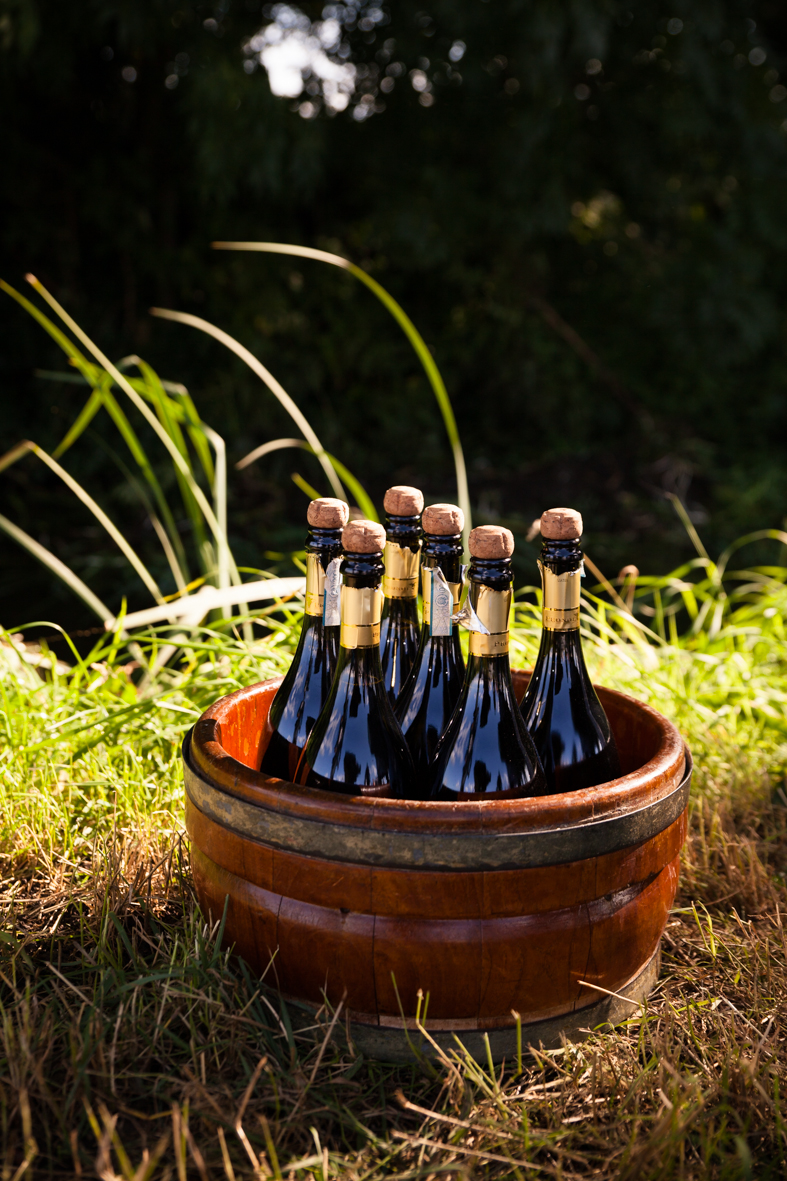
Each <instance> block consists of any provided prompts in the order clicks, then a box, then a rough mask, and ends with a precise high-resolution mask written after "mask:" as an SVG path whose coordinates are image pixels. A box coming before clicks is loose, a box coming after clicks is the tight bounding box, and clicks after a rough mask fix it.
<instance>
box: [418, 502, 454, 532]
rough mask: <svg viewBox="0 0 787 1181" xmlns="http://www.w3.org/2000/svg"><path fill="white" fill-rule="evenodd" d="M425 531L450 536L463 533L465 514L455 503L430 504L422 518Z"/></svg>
mask: <svg viewBox="0 0 787 1181" xmlns="http://www.w3.org/2000/svg"><path fill="white" fill-rule="evenodd" d="M421 524H422V525H423V527H424V533H431V534H433V535H435V536H437V537H450V536H451V535H454V536H455V535H456V534H457V533H461V532H462V530H463V529H464V527H465V514H464V513H463V512H462V510H461V509H460V508H458V507H457V505H455V504H430V505H429V507H428V508H425V509H424V515H423V517H422V518H421Z"/></svg>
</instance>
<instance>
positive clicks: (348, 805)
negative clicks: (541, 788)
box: [184, 683, 690, 1057]
mask: <svg viewBox="0 0 787 1181" xmlns="http://www.w3.org/2000/svg"><path fill="white" fill-rule="evenodd" d="M275 688H276V684H275V683H274V684H273V685H265V686H252V687H251V688H250V689H247V690H241V691H240V692H239V693H236V694H232V695H231V696H230V697H229V698H225V699H223V700H222V701H221V702H218V703H217V704H216V706H214V707H213V708H212V710H209V711H208V713H207V714H206V715H204V716H203V718H202V719H201V720H200V722H199V723H197V725H196V726H195V728H194V731H193V732H192V740H191V743H190V744H189V742H187V743H185V744H184V767H185V770H186V785H187V798H186V816H187V828H188V831H189V835H190V836H191V839H192V846H193V850H194V853H193V860H194V881H195V888H196V891H197V896H198V898H199V900H200V905H201V907H202V909H203V912H204V913H205V914H206V916H210V917H211V918H212V920H213V921H214V922H216V921H217V920H218V919H220V918H221V916H222V914H224V909H225V901H226V907H227V909H226V916H225V928H224V931H225V941H226V942H230V943H233V944H234V946H235V949H236V951H237V953H238V954H240V955H241V956H242V957H243V958H244V959H245V960H246V961H247V962H248V963H249V964H250V965H251V966H252V968H253V969H254V970H255V971H257V972H259V973H260V974H262V973H265V972H266V971H267V972H268V973H269V976H268V979H271V980H275V981H276V983H277V984H278V986H279V987H280V989H281V990H282V992H283V993H284V994H285V995H289V996H292V997H296V998H298V999H299V1000H301V1001H306V1002H311V1003H312V1004H314V1005H319V1004H321V1003H322V1001H323V999H324V998H325V997H327V999H328V1000H329V1001H330V1002H331V1003H332V1004H338V1003H339V1001H341V1000H344V1003H345V1005H346V1007H347V1009H348V1010H349V1011H350V1013H351V1016H352V1018H353V1021H354V1022H356V1023H357V1022H360V1024H361V1026H363V1028H364V1029H367V1030H368V1029H370V1028H371V1027H372V1026H378V1027H380V1029H381V1030H382V1029H385V1030H387V1031H389V1032H391V1034H392V1036H393V1031H396V1030H401V1029H402V1027H403V1026H404V1024H405V1022H406V1021H408V1020H411V1019H412V1017H413V1016H414V1014H415V1012H416V1007H417V1003H418V992H419V989H420V990H422V991H423V992H424V993H426V992H427V991H428V993H429V1007H428V1021H427V1025H428V1026H429V1027H431V1028H432V1029H433V1030H440V1029H458V1030H464V1031H466V1032H468V1034H469V1035H470V1036H471V1037H475V1036H476V1033H478V1031H482V1030H489V1031H491V1032H492V1033H493V1034H494V1036H495V1038H496V1042H495V1044H496V1045H497V1044H498V1043H499V1044H500V1045H501V1046H502V1045H503V1044H504V1043H505V1031H506V1030H510V1027H511V1023H512V1017H511V1010H512V1009H516V1010H518V1011H519V1012H520V1013H522V1017H523V1021H525V1022H526V1023H527V1025H528V1027H529V1028H530V1029H532V1030H533V1031H541V1032H540V1033H539V1038H540V1040H543V1037H542V1034H544V1033H545V1031H546V1032H547V1033H548V1031H549V1029H551V1025H550V1022H553V1021H561V1020H562V1021H563V1022H564V1027H565V1028H566V1029H568V1028H569V1027H571V1028H573V1026H572V1025H571V1022H572V1021H573V1018H571V1014H572V1013H574V1012H576V1013H582V1012H585V1011H587V1013H588V1014H596V1015H597V1014H599V1013H602V1012H604V1013H606V1012H608V1011H609V1012H611V1011H612V1010H611V1009H610V1008H609V1004H607V1002H606V1001H604V1000H603V998H604V997H607V998H608V997H609V996H611V995H612V994H615V993H619V992H620V991H621V990H625V989H627V988H628V987H629V986H630V987H631V988H633V989H634V990H635V991H636V989H639V988H645V985H646V982H647V981H649V980H650V976H649V975H648V972H649V971H650V970H651V969H649V968H648V965H649V964H650V965H652V964H653V963H654V962H655V959H654V957H656V956H657V952H658V943H659V939H660V936H661V934H662V931H663V929H664V926H665V925H666V921H667V915H668V912H669V908H670V906H671V905H672V901H673V899H674V895H675V890H676V888H677V873H678V862H679V851H680V847H681V845H682V843H683V840H684V837H685V828H686V800H687V795H688V776H689V775H690V761H689V764H688V774H684V767H683V761H684V760H683V751H682V743H680V739H679V736H677V732H674V728H672V727H670V725H669V723H666V722H665V721H664V719H661V718H660V717H659V715H657V714H655V713H654V711H651V710H648V709H647V707H644V706H640V705H639V703H636V702H633V701H631V700H630V699H627V698H623V697H622V696H621V695H619V694H612V695H607V696H609V697H610V701H605V705H606V706H607V708H608V712H609V713H610V718H611V721H612V724H613V728H614V729H615V734H616V738H617V739H618V741H619V745H620V746H621V753H622V755H623V760H624V770H626V771H627V775H626V776H624V777H623V778H622V779H621V780H619V781H616V782H615V784H613V785H612V788H611V789H601V790H599V789H590V790H589V792H585V793H572V795H573V797H574V798H573V799H568V798H566V797H547V798H546V800H543V801H517V802H515V804H514V805H513V806H512V803H511V802H509V801H504V802H502V803H503V806H502V807H501V806H500V804H501V802H499V801H495V802H493V803H491V804H490V805H483V806H482V805H469V806H465V805H458V806H456V805H454V806H446V805H431V804H426V805H424V804H417V803H416V804H402V803H399V802H397V801H378V802H375V803H373V804H371V803H370V802H368V801H363V802H361V801H357V800H346V799H344V798H342V797H338V798H334V797H333V796H332V795H331V794H330V793H320V792H310V791H308V790H306V789H296V788H293V787H292V785H288V784H284V783H281V781H277V780H270V779H268V778H267V777H266V776H262V775H260V774H259V772H257V771H256V770H255V769H254V767H255V761H256V760H257V759H258V758H259V757H260V749H261V745H262V744H264V742H265V740H266V726H267V710H268V707H269V704H270V701H271V700H272V697H273V694H274V692H275ZM610 706H611V707H610ZM638 716H639V717H640V722H641V726H640V728H639V731H638V730H637V717H638ZM619 736H622V740H621V737H619ZM687 757H688V756H687ZM681 779H682V780H683V782H682V783H681ZM579 797H584V799H580V798H579ZM198 803H199V804H200V805H202V807H204V808H205V809H206V810H205V811H203V810H202V807H200V806H198ZM379 804H382V805H384V806H383V807H379ZM543 805H546V807H544V806H543ZM632 805H633V806H632ZM626 806H628V810H627V809H626ZM635 821H636V823H635ZM474 825H476V826H478V827H476V828H474ZM583 825H585V826H586V827H582V826H583ZM621 825H622V826H623V827H621ZM643 825H644V830H647V831H648V835H647V836H646V837H645V838H644V839H638V840H634V841H633V842H632V843H628V844H626V843H623V844H621V842H625V841H626V840H627V839H629V836H630V834H631V833H633V834H635V835H636V834H637V833H639V832H640V830H643ZM648 825H650V829H656V830H657V831H650V830H649V829H648ZM644 830H643V831H644ZM561 833H562V834H563V836H561ZM599 834H601V835H599ZM627 834H629V836H627ZM564 838H565V841H568V842H569V843H568V845H565V847H564ZM545 841H550V842H551V845H550V846H549V848H550V849H552V850H555V849H556V850H557V858H556V861H557V863H554V864H549V863H547V864H542V863H540V860H539V854H538V849H539V848H540V847H541V845H543V843H544V842H545ZM556 841H557V844H556ZM512 842H513V843H512ZM572 842H573V843H572ZM592 842H595V843H596V845H598V847H599V848H600V849H602V852H601V853H599V855H597V856H591V857H580V858H578V859H577V858H575V859H574V860H566V859H565V857H566V856H567V855H570V854H571V851H572V850H574V851H576V849H577V848H580V849H581V848H583V847H584V846H585V845H586V844H590V843H592ZM292 846H294V847H292ZM490 849H491V850H492V851H493V853H492V854H490V852H489V850H490ZM501 850H503V852H502V853H501ZM337 851H338V853H339V854H341V855H342V858H343V859H339V857H338V856H337ZM534 851H535V852H534ZM326 854H327V855H326ZM550 856H551V854H550ZM561 857H562V858H563V859H562V860H561ZM429 858H432V860H433V861H434V864H430V863H429ZM435 859H436V860H435ZM365 861H371V863H365ZM425 862H426V864H425ZM465 866H466V868H464V867H465ZM499 866H503V867H502V868H500V867H499ZM392 976H393V978H392ZM632 982H634V983H632ZM593 985H596V986H597V988H596V989H594V988H593ZM599 990H602V991H599ZM623 995H624V996H628V997H631V993H630V992H625V991H624V993H623ZM643 995H644V993H643ZM599 997H601V998H602V1000H599ZM610 1003H612V1002H610ZM615 1003H619V1004H623V1003H624V1002H622V1001H621V1002H615ZM605 1005H606V1007H605ZM403 1014H404V1019H403ZM601 1019H604V1018H603V1017H602V1018H601ZM473 1031H475V1033H474V1032H473ZM364 1036H366V1035H364ZM370 1036H371V1035H370ZM396 1036H397V1037H398V1036H399V1035H398V1034H397V1035H396ZM534 1036H535V1034H534ZM550 1036H551V1035H550ZM375 1044H376V1043H375ZM505 1044H507V1043H505ZM391 1045H393V1043H391ZM400 1048H401V1047H400ZM394 1049H395V1046H394V1047H393V1049H391V1054H394ZM391 1054H389V1055H387V1056H389V1057H390V1056H391ZM383 1056H386V1055H383ZM394 1057H395V1054H394Z"/></svg>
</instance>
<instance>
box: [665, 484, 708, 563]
mask: <svg viewBox="0 0 787 1181" xmlns="http://www.w3.org/2000/svg"><path fill="white" fill-rule="evenodd" d="M667 500H670V501H672V507H673V508H674V509H675V512H676V513H677V514H678V516H679V517H680V519H681V523H682V524H683V528H684V529H685V530H686V532H687V533H688V535H689V537H690V538H691V543H692V545H693V546H694V548H695V550H696V551H697V553H698V554H699V555H700V557H701V558H705V559H706V560H707V561H708V562H709V561H710V555H709V554H708V551H707V550H706V549H705V546H704V545H703V544H702V541H701V539H700V535H699V533H698V532H697V530H696V529H695V528H694V522H693V521H692V519H691V517H690V516H689V514H688V513H687V512H686V507H685V505H684V504H683V501H682V500H681V499H680V497H679V496H676V495H675V493H674V492H668V493H667Z"/></svg>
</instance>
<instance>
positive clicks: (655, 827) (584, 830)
mask: <svg viewBox="0 0 787 1181" xmlns="http://www.w3.org/2000/svg"><path fill="white" fill-rule="evenodd" d="M190 735H191V732H189V734H187V735H186V738H185V740H184V742H183V775H184V780H185V785H186V791H187V792H188V794H189V796H190V797H191V800H192V802H193V803H194V804H196V806H197V807H198V808H199V809H200V810H201V811H202V812H204V813H205V814H206V815H207V816H209V817H210V818H211V819H212V820H215V821H216V823H217V824H221V825H223V826H225V827H227V828H230V829H233V830H234V831H235V832H238V833H241V834H242V835H243V836H246V837H251V838H252V840H256V841H260V842H262V843H263V844H266V845H273V846H274V848H279V849H284V850H285V851H287V852H289V853H302V854H304V855H306V856H309V857H321V858H323V859H326V860H329V861H338V862H346V861H351V862H353V863H355V864H358V865H386V866H390V867H391V868H398V869H413V868H415V869H423V868H424V867H425V866H428V867H429V869H433V870H440V869H450V870H462V871H465V870H474V871H480V870H486V869H490V870H491V869H523V868H525V867H531V866H544V865H565V864H566V863H567V862H571V861H583V860H587V859H588V858H593V857H600V856H603V855H604V854H607V853H615V852H617V851H618V850H620V849H625V848H628V847H629V846H631V845H638V844H641V843H642V842H643V841H646V840H648V839H650V837H652V836H655V834H656V833H659V832H663V831H664V829H665V828H668V827H669V826H670V825H671V824H674V823H675V822H676V821H677V820H678V819H679V818H680V817H681V815H682V814H683V812H684V811H685V808H686V805H687V804H688V802H689V787H690V784H691V772H692V759H691V754H690V753H689V751H688V748H687V749H686V760H685V766H684V768H683V774H682V776H681V775H680V774H678V775H676V776H675V780H677V782H675V781H674V780H673V782H671V784H670V788H671V790H669V791H668V792H667V794H665V795H663V796H661V797H659V798H658V799H656V800H653V801H651V802H650V803H648V804H645V805H643V807H641V808H637V809H635V810H634V811H632V812H617V813H613V814H612V815H609V816H602V817H600V818H599V819H593V820H583V821H582V822H581V823H579V824H575V825H570V826H569V827H567V828H551V829H535V830H533V831H524V832H520V831H511V832H509V831H506V830H502V831H500V832H486V833H484V832H480V831H475V832H465V833H461V834H460V833H443V832H440V831H439V830H438V831H435V830H434V829H431V828H429V827H428V826H419V831H413V832H408V831H394V830H391V829H389V828H388V827H387V826H386V825H385V824H377V825H376V826H373V827H368V828H358V827H350V826H347V825H343V824H341V823H339V822H338V821H337V822H334V823H332V824H326V823H325V822H324V821H323V819H322V818H321V817H320V818H315V819H309V818H308V817H304V816H300V815H292V814H290V813H289V812H288V811H287V810H286V809H283V808H282V807H280V806H277V807H276V808H275V809H272V808H269V807H261V806H259V805H257V804H253V803H251V802H249V801H247V800H243V799H240V798H238V797H236V796H234V795H233V794H232V792H231V791H230V790H229V789H227V788H220V787H217V786H215V785H214V784H212V783H209V782H208V781H207V780H206V779H205V778H204V777H203V774H202V773H201V772H200V771H198V770H197V769H196V768H195V767H194V766H193V764H192V762H191V756H190V743H191V737H190ZM285 786H287V785H285Z"/></svg>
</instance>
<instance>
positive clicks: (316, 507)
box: [306, 496, 350, 529]
mask: <svg viewBox="0 0 787 1181" xmlns="http://www.w3.org/2000/svg"><path fill="white" fill-rule="evenodd" d="M349 517H350V509H349V506H348V505H346V504H345V503H344V501H343V500H337V499H336V497H335V496H321V497H320V498H319V499H318V500H312V501H311V503H310V504H309V507H308V509H307V510H306V520H307V521H308V522H309V524H310V525H311V527H312V528H313V529H343V528H344V526H345V525H346V524H347V521H348V520H349Z"/></svg>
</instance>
